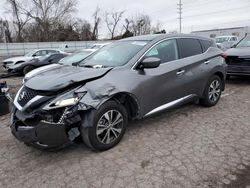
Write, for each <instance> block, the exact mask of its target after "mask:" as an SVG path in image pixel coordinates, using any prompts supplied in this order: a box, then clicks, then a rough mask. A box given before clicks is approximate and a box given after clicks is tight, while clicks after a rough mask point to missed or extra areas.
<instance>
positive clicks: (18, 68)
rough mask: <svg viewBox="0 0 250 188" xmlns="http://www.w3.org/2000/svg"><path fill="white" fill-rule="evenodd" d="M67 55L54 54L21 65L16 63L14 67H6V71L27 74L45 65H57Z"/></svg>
mask: <svg viewBox="0 0 250 188" xmlns="http://www.w3.org/2000/svg"><path fill="white" fill-rule="evenodd" d="M66 55H67V54H65V53H56V54H48V55H46V56H42V57H40V58H34V59H32V60H30V61H26V62H23V63H18V64H16V65H12V64H11V65H6V69H7V70H8V72H10V73H19V74H23V75H25V74H27V73H29V72H30V71H32V70H33V69H36V68H38V67H42V66H45V65H49V64H53V63H57V62H58V61H59V60H61V59H62V58H64V57H65V56H66Z"/></svg>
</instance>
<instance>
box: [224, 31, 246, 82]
mask: <svg viewBox="0 0 250 188" xmlns="http://www.w3.org/2000/svg"><path fill="white" fill-rule="evenodd" d="M224 56H225V60H226V63H227V65H228V68H227V78H228V79H229V78H230V76H231V75H234V76H240V75H250V35H246V36H245V37H244V38H243V39H242V40H240V41H239V42H238V43H237V44H236V45H234V46H233V48H231V49H229V50H227V51H226V52H225V53H224Z"/></svg>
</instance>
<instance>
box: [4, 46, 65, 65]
mask: <svg viewBox="0 0 250 188" xmlns="http://www.w3.org/2000/svg"><path fill="white" fill-rule="evenodd" d="M51 53H65V52H63V51H60V50H53V49H39V50H32V51H30V52H29V53H27V54H25V55H24V56H19V57H13V58H8V59H5V60H4V61H3V67H4V69H7V67H8V66H9V65H16V64H18V63H24V62H26V61H30V60H32V59H34V58H39V57H42V56H45V55H48V54H51Z"/></svg>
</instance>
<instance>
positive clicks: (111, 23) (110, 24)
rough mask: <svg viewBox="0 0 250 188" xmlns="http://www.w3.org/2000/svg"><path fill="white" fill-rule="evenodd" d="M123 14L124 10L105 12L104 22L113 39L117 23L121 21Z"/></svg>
mask: <svg viewBox="0 0 250 188" xmlns="http://www.w3.org/2000/svg"><path fill="white" fill-rule="evenodd" d="M123 14H124V11H121V12H111V13H108V12H106V13H105V22H106V25H107V28H108V30H109V32H110V34H111V39H114V36H115V31H116V28H117V25H118V23H119V22H120V21H121V18H122V15H123Z"/></svg>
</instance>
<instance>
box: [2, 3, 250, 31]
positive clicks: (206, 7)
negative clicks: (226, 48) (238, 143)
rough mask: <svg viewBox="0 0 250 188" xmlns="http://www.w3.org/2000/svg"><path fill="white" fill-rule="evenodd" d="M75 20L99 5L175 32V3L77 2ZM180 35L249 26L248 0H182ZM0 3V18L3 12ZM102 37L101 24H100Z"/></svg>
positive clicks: (176, 27) (89, 18)
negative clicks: (147, 19)
mask: <svg viewBox="0 0 250 188" xmlns="http://www.w3.org/2000/svg"><path fill="white" fill-rule="evenodd" d="M78 1H79V4H78V6H77V8H78V12H77V13H75V14H76V16H77V17H79V18H82V19H86V20H88V21H90V22H91V21H92V18H91V15H92V14H93V12H94V11H95V9H96V6H99V7H100V8H101V9H102V10H104V11H123V10H124V11H126V12H125V15H124V18H125V17H132V16H133V15H136V13H144V14H148V15H149V16H150V18H151V20H152V24H156V23H157V22H160V23H161V25H162V29H166V30H167V31H173V30H178V27H179V25H178V24H179V22H178V20H177V17H178V15H177V3H178V2H179V0H78ZM182 3H183V32H186V33H188V32H190V31H192V30H202V29H214V28H221V27H234V26H247V25H248V26H250V0H182ZM4 6H5V4H4V0H0V17H3V18H4V17H8V16H7V15H5V13H4V8H1V7H4ZM100 32H101V33H103V34H102V35H105V33H107V30H106V28H105V24H102V25H101V30H100Z"/></svg>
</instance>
